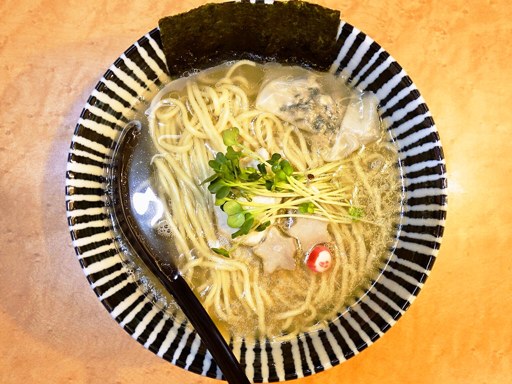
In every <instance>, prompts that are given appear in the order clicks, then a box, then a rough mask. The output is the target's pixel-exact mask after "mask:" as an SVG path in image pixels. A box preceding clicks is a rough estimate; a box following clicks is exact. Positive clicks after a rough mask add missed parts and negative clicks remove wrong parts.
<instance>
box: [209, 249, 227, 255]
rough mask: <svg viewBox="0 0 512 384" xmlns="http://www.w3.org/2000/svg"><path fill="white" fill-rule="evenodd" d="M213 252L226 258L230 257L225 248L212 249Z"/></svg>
mask: <svg viewBox="0 0 512 384" xmlns="http://www.w3.org/2000/svg"><path fill="white" fill-rule="evenodd" d="M212 251H213V252H215V253H218V254H219V255H222V256H224V257H229V251H227V250H226V249H224V248H212Z"/></svg>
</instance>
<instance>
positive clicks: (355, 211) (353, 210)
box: [348, 205, 364, 220]
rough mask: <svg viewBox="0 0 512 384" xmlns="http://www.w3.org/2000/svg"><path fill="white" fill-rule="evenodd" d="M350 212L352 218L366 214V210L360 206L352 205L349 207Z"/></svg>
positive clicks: (355, 218) (358, 217)
mask: <svg viewBox="0 0 512 384" xmlns="http://www.w3.org/2000/svg"><path fill="white" fill-rule="evenodd" d="M348 214H349V216H350V217H351V218H352V220H358V219H360V218H362V217H363V216H364V210H363V208H360V207H354V206H353V205H351V206H350V208H349V209H348Z"/></svg>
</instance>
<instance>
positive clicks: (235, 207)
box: [222, 200, 244, 228]
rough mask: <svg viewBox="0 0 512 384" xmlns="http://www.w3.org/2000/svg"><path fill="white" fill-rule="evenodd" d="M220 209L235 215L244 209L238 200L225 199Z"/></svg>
mask: <svg viewBox="0 0 512 384" xmlns="http://www.w3.org/2000/svg"><path fill="white" fill-rule="evenodd" d="M222 210H223V211H224V212H226V213H227V214H228V215H236V214H237V213H240V212H242V211H243V210H244V209H243V207H242V206H241V205H240V203H239V202H238V201H236V200H229V201H226V204H224V205H223V206H222ZM237 228H238V227H237Z"/></svg>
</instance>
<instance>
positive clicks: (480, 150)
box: [0, 0, 512, 384]
mask: <svg viewBox="0 0 512 384" xmlns="http://www.w3.org/2000/svg"><path fill="white" fill-rule="evenodd" d="M317 2H318V3H320V4H322V5H325V6H329V7H331V8H335V9H339V10H340V11H341V12H342V16H343V18H344V19H345V20H346V21H348V22H350V23H351V24H353V25H355V26H357V27H358V28H359V29H361V30H363V31H364V32H366V33H367V34H368V35H370V36H371V37H373V38H374V39H375V40H376V41H378V42H379V43H380V44H381V45H382V46H383V47H384V48H385V49H386V50H388V52H390V53H391V54H392V55H393V56H394V57H395V59H397V61H398V62H399V63H401V64H402V66H403V67H404V68H405V69H406V71H407V72H408V73H409V75H410V76H411V78H412V79H413V80H414V82H415V83H416V85H417V86H418V88H419V89H420V90H421V92H422V95H423V97H424V98H425V100H426V101H427V104H428V105H429V107H430V109H431V112H432V114H433V116H434V119H435V121H436V124H437V127H438V130H439V133H440V136H441V140H442V143H443V146H444V150H445V156H446V162H447V167H448V178H449V189H448V191H449V207H448V220H447V223H446V230H445V236H444V241H443V244H442V247H441V250H440V253H439V255H438V259H437V262H436V264H435V266H434V269H433V271H432V273H431V275H430V277H429V279H428V280H427V283H426V285H425V287H424V289H423V291H422V292H421V294H420V295H419V297H418V299H417V300H416V301H415V302H414V304H413V305H412V307H411V308H410V309H409V310H408V311H407V313H406V314H405V315H404V316H403V318H402V319H401V320H400V321H399V322H398V323H397V324H396V325H395V326H394V327H393V328H392V329H391V330H390V331H388V332H387V333H386V334H385V336H384V337H383V338H382V339H381V340H379V341H378V342H377V343H376V344H375V345H372V346H371V347H370V348H368V349H367V350H365V351H363V352H362V353H361V354H359V355H358V356H356V357H354V358H352V359H350V360H349V361H347V362H345V363H343V364H341V365H340V366H337V367H335V368H333V369H330V370H328V371H326V372H323V373H320V374H318V375H314V376H312V377H308V378H304V379H300V380H297V381H295V382H296V383H297V384H299V383H300V384H306V383H338V382H346V383H365V384H367V383H380V384H382V383H402V382H403V383H417V384H420V383H439V382H442V383H510V382H512V320H511V319H512V317H511V312H512V297H511V293H512V276H511V269H512V268H511V265H512V259H511V258H510V254H511V251H510V250H511V248H512V238H511V230H512V224H511V223H512V209H511V205H508V203H509V202H510V201H509V200H508V199H510V198H511V197H512V194H511V193H510V190H509V188H510V185H511V181H510V179H509V178H512V161H511V160H512V155H511V154H510V153H511V150H512V145H511V141H512V126H511V122H512V91H511V85H512V66H511V64H510V60H511V58H512V45H511V44H510V40H511V39H512V21H511V20H512V6H510V4H509V2H508V1H506V0H497V1H486V2H483V1H477V0H469V1H468V0H441V1H439V0H432V1H428V0H411V1H407V2H404V1H400V0H359V1H336V0H332V1H327V0H325V1H317ZM202 3H203V1H179V0H167V1H152V2H145V1H137V2H136V1H119V0H108V1H106V0H105V1H101V0H88V1H76V0H69V1H68V0H15V1H14V0H2V1H1V2H0V15H1V16H0V20H1V22H0V79H1V80H0V181H1V184H0V188H1V189H0V193H1V198H0V212H1V213H0V228H1V230H0V258H1V259H0V260H1V264H0V294H1V300H0V325H1V326H0V356H1V358H0V382H2V383H28V382H30V383H32V382H34V383H57V384H60V383H69V382H71V383H141V382H151V383H154V384H157V383H188V384H190V383H216V382H218V381H216V380H211V379H207V378H203V377H200V376H198V375H195V374H192V373H189V372H187V371H184V370H182V369H180V368H177V367H175V366H173V365H171V364H170V363H168V362H166V361H164V360H162V359H160V358H158V357H157V356H155V355H154V354H153V353H151V352H149V351H147V350H145V349H144V348H143V347H142V346H141V345H140V344H138V343H137V342H135V341H134V340H133V339H132V338H131V337H130V336H129V335H128V334H127V333H126V332H125V331H123V330H122V329H121V327H119V326H118V325H117V324H116V323H115V321H114V320H112V319H111V317H110V316H109V314H108V313H107V311H106V310H105V309H104V307H103V306H102V304H101V303H100V302H99V300H98V299H97V298H96V296H95V295H94V293H93V291H92V289H91V288H90V287H89V285H88V283H87V281H86V279H85V277H84V275H83V273H82V271H81V269H80V266H79V263H78V261H77V259H76V258H75V256H74V250H73V247H72V245H71V239H70V236H69V233H68V228H67V223H66V212H65V205H64V175H65V167H66V160H67V151H68V147H69V143H70V140H71V136H72V134H73V130H74V126H75V124H76V121H77V120H78V117H79V114H80V111H81V109H82V107H83V105H84V103H85V101H86V99H87V97H88V94H89V93H90V92H91V90H92V89H93V87H94V85H95V84H96V82H97V81H98V80H99V78H100V77H101V75H102V74H103V72H104V71H105V69H106V68H107V67H108V66H109V65H110V64H111V63H112V62H113V61H114V59H116V58H117V56H118V55H119V54H121V53H122V52H123V51H124V50H125V49H126V48H127V47H128V46H129V45H131V43H133V42H134V41H135V40H136V39H138V38H139V37H140V36H141V35H143V34H144V33H146V32H147V31H149V30H150V29H152V28H153V27H155V26H156V24H157V21H158V19H159V18H160V17H161V16H164V15H169V14H175V13H178V12H181V11H186V10H189V9H191V8H193V7H196V6H199V5H200V4H202Z"/></svg>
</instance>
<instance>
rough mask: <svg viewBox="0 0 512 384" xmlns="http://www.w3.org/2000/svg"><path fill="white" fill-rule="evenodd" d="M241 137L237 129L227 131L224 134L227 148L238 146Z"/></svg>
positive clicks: (223, 137) (223, 139)
mask: <svg viewBox="0 0 512 384" xmlns="http://www.w3.org/2000/svg"><path fill="white" fill-rule="evenodd" d="M239 135H240V131H239V130H238V128H236V127H233V128H229V129H226V130H225V131H224V132H222V141H223V142H224V144H225V145H226V146H234V145H237V144H238V136H239Z"/></svg>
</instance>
